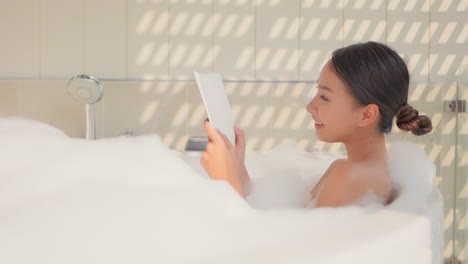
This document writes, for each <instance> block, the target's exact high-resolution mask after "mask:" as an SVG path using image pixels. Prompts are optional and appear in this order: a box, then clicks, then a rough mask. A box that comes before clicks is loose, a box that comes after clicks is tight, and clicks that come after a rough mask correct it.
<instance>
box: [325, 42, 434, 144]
mask: <svg viewBox="0 0 468 264" xmlns="http://www.w3.org/2000/svg"><path fill="white" fill-rule="evenodd" d="M331 62H332V66H333V68H334V70H335V71H336V73H337V74H338V76H339V77H340V79H341V80H342V81H343V82H344V83H345V84H346V86H347V87H348V88H349V89H350V91H351V94H352V96H353V97H354V98H355V99H356V101H357V102H358V103H359V104H360V105H368V104H376V105H377V106H378V107H379V110H380V124H379V129H380V130H381V131H382V132H385V133H388V132H390V131H391V130H392V122H393V117H394V116H395V115H396V118H397V121H396V123H397V126H398V127H399V128H400V129H402V130H405V131H411V132H412V133H413V134H415V135H418V136H419V135H424V134H426V133H429V132H430V131H431V130H432V123H431V120H430V119H429V118H428V117H427V116H424V115H419V113H418V111H416V110H415V109H413V108H412V107H411V106H410V105H408V103H407V99H408V86H409V73H408V67H407V66H406V63H405V62H404V61H403V60H402V58H401V57H400V56H399V55H398V54H397V53H396V52H395V51H394V50H393V49H391V48H389V47H388V46H386V45H384V44H381V43H377V42H372V41H370V42H366V43H358V44H353V45H350V46H347V47H344V48H340V49H337V50H335V51H334V52H333V55H332V58H331Z"/></svg>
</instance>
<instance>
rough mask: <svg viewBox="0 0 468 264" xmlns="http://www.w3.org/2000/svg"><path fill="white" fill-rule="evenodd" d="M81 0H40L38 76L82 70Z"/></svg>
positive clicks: (53, 76)
mask: <svg viewBox="0 0 468 264" xmlns="http://www.w3.org/2000/svg"><path fill="white" fill-rule="evenodd" d="M83 1H84V0H77V1H75V0H65V1H64V0H41V6H40V11H41V19H40V36H41V41H40V52H41V58H40V61H41V78H42V79H49V78H50V79H58V78H69V77H71V76H74V75H76V74H79V73H83V71H84V64H83V61H84V51H83V50H84V46H83V37H84V36H83V31H84V28H83V19H84V18H83V13H84V12H83Z"/></svg>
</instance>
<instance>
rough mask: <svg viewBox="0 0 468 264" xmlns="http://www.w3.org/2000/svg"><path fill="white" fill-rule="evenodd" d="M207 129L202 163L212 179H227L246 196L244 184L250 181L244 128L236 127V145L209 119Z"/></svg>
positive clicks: (240, 193)
mask: <svg viewBox="0 0 468 264" xmlns="http://www.w3.org/2000/svg"><path fill="white" fill-rule="evenodd" d="M204 127H205V131H206V133H207V134H208V144H207V145H206V150H205V152H203V156H202V158H201V160H200V163H201V165H202V166H203V168H204V169H205V171H206V172H207V173H208V175H209V176H210V178H211V179H214V180H225V181H227V182H228V183H229V184H231V186H232V187H233V188H234V189H235V190H236V191H237V192H238V193H239V195H240V196H242V197H243V198H245V190H244V185H245V184H247V183H249V182H250V178H249V174H248V172H247V169H246V168H245V165H244V159H245V138H244V133H243V132H242V130H240V129H238V128H234V131H235V134H236V145H235V146H233V145H232V144H231V142H230V141H229V140H228V138H227V137H226V136H225V135H224V134H223V133H221V132H220V131H219V130H218V129H214V128H213V127H212V126H211V124H210V122H209V121H205V124H204Z"/></svg>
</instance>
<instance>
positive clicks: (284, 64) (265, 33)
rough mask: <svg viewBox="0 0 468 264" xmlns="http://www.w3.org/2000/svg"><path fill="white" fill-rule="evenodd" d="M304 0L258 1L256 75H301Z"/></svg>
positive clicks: (292, 77)
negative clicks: (300, 41)
mask: <svg viewBox="0 0 468 264" xmlns="http://www.w3.org/2000/svg"><path fill="white" fill-rule="evenodd" d="M299 3H300V1H298V0H292V1H286V0H280V1H265V0H259V1H257V17H256V19H257V20H256V23H257V24H256V57H255V73H256V75H255V77H256V79H262V80H297V79H298V77H299V11H300V4H299Z"/></svg>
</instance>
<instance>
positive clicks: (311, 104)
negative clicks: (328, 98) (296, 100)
mask: <svg viewBox="0 0 468 264" xmlns="http://www.w3.org/2000/svg"><path fill="white" fill-rule="evenodd" d="M314 99H315V98H314ZM314 99H312V100H310V102H309V103H308V104H307V106H306V110H307V112H309V113H313V112H315V107H314Z"/></svg>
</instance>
